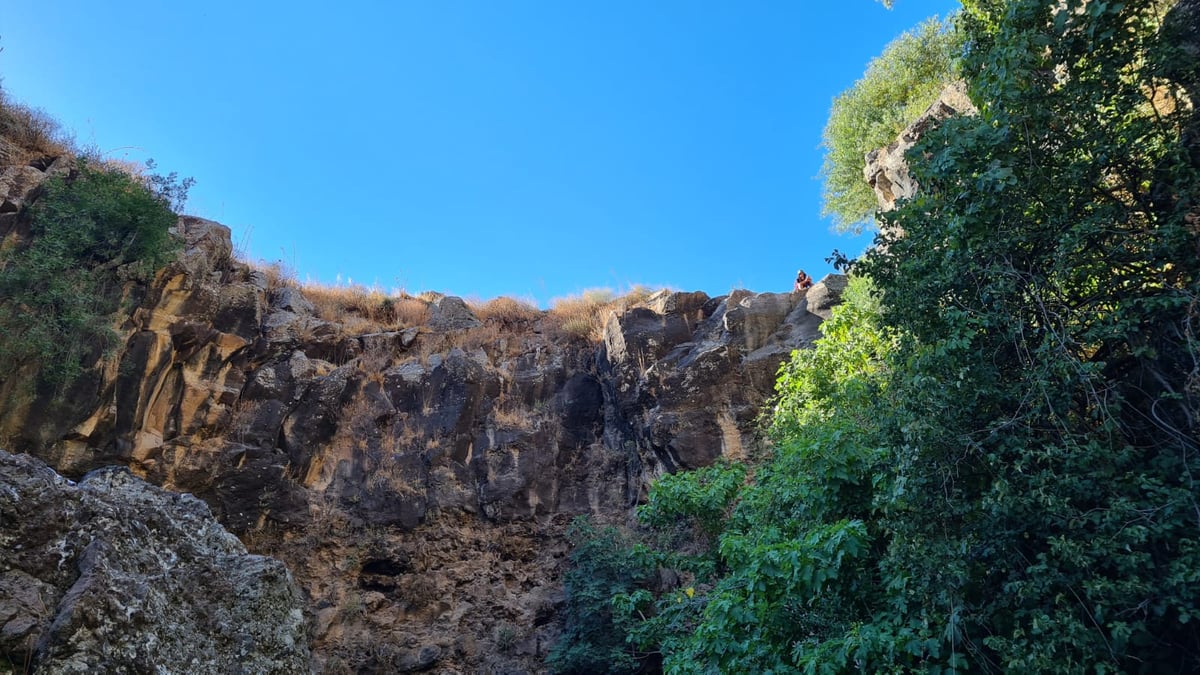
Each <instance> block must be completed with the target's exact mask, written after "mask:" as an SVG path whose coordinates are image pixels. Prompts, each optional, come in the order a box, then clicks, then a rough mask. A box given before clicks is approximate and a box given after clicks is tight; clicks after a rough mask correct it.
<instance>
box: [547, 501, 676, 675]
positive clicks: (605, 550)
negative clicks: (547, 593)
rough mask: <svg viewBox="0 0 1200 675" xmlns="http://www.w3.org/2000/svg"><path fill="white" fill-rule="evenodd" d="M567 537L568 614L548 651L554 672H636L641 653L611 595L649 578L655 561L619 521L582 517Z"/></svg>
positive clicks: (631, 587) (618, 593) (572, 524)
mask: <svg viewBox="0 0 1200 675" xmlns="http://www.w3.org/2000/svg"><path fill="white" fill-rule="evenodd" d="M567 538H568V539H569V540H570V542H571V544H572V545H573V546H574V549H573V550H572V551H571V568H570V570H568V572H567V575H566V578H565V579H564V580H563V585H564V587H565V588H566V592H567V607H566V612H567V616H568V617H569V619H568V621H567V625H566V627H565V631H564V632H563V636H562V638H561V639H560V640H559V642H558V644H557V645H556V646H555V648H554V650H553V651H552V652H551V653H550V657H549V659H548V662H549V665H550V667H552V668H553V669H554V672H556V673H580V674H582V673H636V672H638V671H639V670H640V669H641V657H642V656H643V654H641V653H640V652H638V651H637V650H636V649H634V647H633V646H632V645H630V644H628V643H627V641H626V639H625V636H626V632H627V629H626V628H625V627H624V626H623V625H622V624H621V621H620V617H617V616H614V614H613V608H612V598H613V596H615V595H620V594H623V593H629V592H631V591H634V590H635V589H637V588H639V587H641V586H644V585H646V584H648V583H649V580H650V577H651V575H652V574H653V573H654V567H653V565H652V564H651V562H650V560H649V558H647V557H646V555H645V554H644V551H643V550H642V549H640V548H638V547H635V546H634V543H633V540H632V539H631V537H630V536H629V535H628V534H627V533H624V532H622V531H621V530H619V529H617V528H616V527H611V526H610V527H598V526H596V525H595V524H593V523H592V522H591V521H590V520H588V519H586V518H578V519H576V520H575V521H574V522H573V523H571V527H570V529H569V530H568V531H567Z"/></svg>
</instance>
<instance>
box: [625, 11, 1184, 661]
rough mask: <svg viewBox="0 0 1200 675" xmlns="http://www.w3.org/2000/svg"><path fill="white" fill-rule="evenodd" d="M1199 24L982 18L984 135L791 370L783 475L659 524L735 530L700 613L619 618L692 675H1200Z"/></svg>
mask: <svg viewBox="0 0 1200 675" xmlns="http://www.w3.org/2000/svg"><path fill="white" fill-rule="evenodd" d="M1188 1H1189V2H1190V3H1191V4H1190V5H1189V10H1188V11H1194V10H1195V3H1194V2H1193V1H1192V0H1188ZM1169 6H1170V3H1163V2H1140V3H1120V2H1101V1H1099V0H1089V1H1086V2H1085V1H1084V0H1068V1H1067V2H1065V3H1062V4H1061V5H1056V4H1055V3H1047V2H1044V1H1043V0H1010V1H1008V2H1000V1H998V0H975V1H973V2H968V3H966V6H965V8H964V9H965V11H964V13H963V18H962V30H963V34H964V35H965V36H966V38H967V41H966V45H967V50H966V52H965V55H964V60H963V75H964V77H965V78H966V80H967V82H968V83H969V85H970V91H971V95H972V98H973V99H974V100H975V101H976V102H977V103H979V104H981V105H980V108H981V111H980V114H979V115H978V116H976V117H971V118H962V119H956V120H950V121H947V122H945V123H943V124H942V125H941V126H940V127H939V128H938V129H936V130H934V131H932V132H930V133H928V134H926V136H925V137H924V138H923V139H922V141H921V142H920V143H919V144H918V145H917V147H915V148H914V149H913V150H912V151H911V154H910V157H909V160H910V163H911V166H912V167H913V170H914V172H915V173H916V177H917V179H918V180H919V181H920V184H921V186H922V192H921V194H919V195H918V196H917V197H916V198H914V199H911V200H909V201H908V202H905V203H902V204H901V205H900V207H899V208H898V210H896V211H894V212H892V213H889V214H888V215H887V216H886V217H887V218H888V219H889V221H892V222H893V223H894V224H895V225H897V226H898V227H897V228H889V230H888V232H889V233H891V234H888V235H887V236H886V237H885V239H884V241H883V243H884V244H886V246H885V247H879V248H877V249H876V250H874V251H873V252H872V253H870V254H869V255H867V256H866V258H865V260H864V261H862V262H861V264H859V265H858V266H857V267H856V268H855V269H856V271H857V274H859V275H860V276H859V277H856V278H855V279H854V283H853V285H852V286H851V289H850V290H849V291H848V293H847V300H846V303H845V305H843V306H842V307H839V308H838V310H837V311H836V312H835V314H834V317H833V318H832V319H830V320H829V321H828V322H826V324H825V325H824V326H823V332H824V337H823V338H822V340H820V341H819V342H818V344H817V347H816V349H815V350H813V351H811V352H801V353H799V354H797V355H795V356H794V357H793V360H792V361H791V362H790V363H789V364H788V365H786V366H785V367H784V369H783V370H782V371H781V377H780V381H779V387H780V389H779V391H780V397H779V399H778V401H777V403H776V405H775V409H774V417H773V424H772V428H771V436H772V438H773V439H774V440H775V444H776V450H775V455H774V456H773V457H772V458H771V459H770V460H768V461H766V462H765V463H763V464H761V465H759V466H753V467H747V468H746V473H745V475H746V479H745V480H744V482H743V483H742V484H741V485H740V486H739V487H737V489H736V491H734V492H733V493H732V494H731V493H730V492H729V491H728V490H727V489H726V488H725V486H726V485H727V483H726V482H725V481H724V480H723V477H724V476H726V475H727V471H728V469H716V470H714V471H715V473H714V472H709V473H708V474H695V477H694V478H689V476H687V475H683V476H675V477H672V478H671V479H670V481H667V482H665V483H664V486H665V487H664V491H663V492H661V493H660V492H658V490H657V489H656V488H652V489H651V494H650V503H649V505H648V508H647V510H646V512H647V513H650V514H653V518H652V519H650V520H648V521H647V522H649V523H651V524H657V525H659V526H661V525H662V524H664V523H667V522H670V520H671V514H672V513H675V514H676V517H686V518H693V519H697V521H698V522H700V523H702V524H703V529H704V530H705V531H706V532H712V533H716V534H715V538H716V546H715V558H716V559H715V563H714V564H713V565H711V566H710V567H709V572H708V574H707V575H706V576H702V577H700V576H698V581H699V582H700V583H697V584H696V585H695V587H694V588H690V589H689V590H692V591H693V593H691V594H688V593H681V591H678V590H676V591H669V592H666V593H662V594H660V595H658V596H657V597H655V596H654V594H652V593H650V592H649V590H648V589H646V588H638V589H635V590H633V591H631V592H630V591H626V592H623V593H618V594H617V595H616V596H615V597H614V601H613V607H614V609H616V610H617V611H618V612H619V613H620V614H621V615H622V616H623V617H625V618H624V619H622V620H623V621H628V622H630V627H629V628H628V630H627V633H628V634H629V635H630V636H631V638H632V639H633V640H634V641H636V642H637V643H638V644H639V646H640V647H641V648H642V649H646V650H650V649H658V650H660V651H661V652H662V653H663V658H664V661H663V663H664V669H665V670H667V671H668V672H794V671H803V672H847V671H860V672H862V671H865V672H909V671H922V672H924V671H931V672H946V671H958V670H963V669H968V668H969V669H971V670H978V671H982V672H999V671H1015V672H1063V671H1067V672H1090V671H1095V672H1129V671H1137V672H1194V671H1197V670H1200V623H1198V622H1197V620H1196V619H1197V618H1198V617H1197V609H1196V608H1197V607H1200V597H1198V596H1200V572H1198V570H1200V506H1198V504H1200V486H1198V485H1197V484H1196V482H1195V476H1197V475H1200V441H1197V438H1200V428H1198V426H1200V384H1198V383H1200V345H1198V343H1197V339H1196V335H1197V334H1198V331H1200V281H1198V279H1197V273H1198V272H1200V256H1197V250H1198V243H1197V242H1198V237H1200V227H1197V223H1198V222H1200V183H1198V181H1197V179H1198V178H1200V147H1198V146H1200V142H1197V141H1196V140H1195V139H1196V138H1200V134H1198V133H1197V132H1198V131H1200V121H1198V120H1197V116H1196V113H1195V109H1194V108H1193V106H1192V105H1191V104H1190V102H1189V101H1188V98H1187V96H1186V95H1185V92H1184V89H1185V88H1186V87H1194V85H1195V82H1196V78H1195V72H1196V67H1195V63H1194V61H1186V59H1189V58H1191V57H1189V54H1190V53H1193V51H1194V47H1195V44H1190V45H1181V44H1180V43H1179V40H1180V39H1188V40H1191V39H1193V37H1194V35H1195V30H1194V23H1193V24H1192V25H1191V26H1190V27H1189V26H1187V25H1185V26H1183V27H1182V28H1181V27H1179V26H1176V27H1175V28H1173V29H1171V30H1163V29H1162V27H1163V25H1164V24H1163V17H1164V14H1165V11H1166V9H1167V8H1168V7H1169ZM1181 15H1182V16H1184V17H1186V16H1194V14H1188V13H1187V12H1178V11H1175V12H1173V13H1172V14H1171V15H1168V16H1181ZM1180 35H1182V36H1184V37H1183V38H1179V37H1171V36H1180ZM1188 36H1193V37H1188ZM1180 59H1184V61H1181V60H1180ZM900 231H903V232H904V234H903V236H900V235H898V234H896V233H898V232H900ZM866 275H869V277H870V278H871V279H872V280H873V281H874V284H875V288H876V289H877V292H872V291H871V290H870V284H869V283H868V282H867V281H866V280H865V279H864V278H863V276H866ZM721 513H726V514H728V515H726V516H721V515H719V514H721Z"/></svg>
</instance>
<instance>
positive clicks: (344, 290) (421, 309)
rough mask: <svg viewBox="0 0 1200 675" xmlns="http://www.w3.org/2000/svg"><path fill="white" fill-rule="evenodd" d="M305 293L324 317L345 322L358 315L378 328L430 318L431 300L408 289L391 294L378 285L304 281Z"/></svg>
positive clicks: (411, 323)
mask: <svg viewBox="0 0 1200 675" xmlns="http://www.w3.org/2000/svg"><path fill="white" fill-rule="evenodd" d="M301 290H303V291H304V297H306V298H308V299H309V301H310V302H312V304H313V307H315V308H316V312H317V317H318V318H320V319H323V320H325V321H334V322H339V323H346V322H347V318H348V317H356V318H358V319H360V320H362V321H363V322H365V323H366V324H369V326H370V327H374V328H377V329H379V330H390V329H395V328H405V327H408V326H421V325H424V324H425V321H426V320H427V319H428V318H429V303H427V302H425V301H423V300H421V299H419V298H414V297H412V296H411V295H408V294H407V293H399V294H391V293H387V292H385V291H384V290H383V289H381V288H379V287H372V288H368V287H366V286H361V285H358V284H352V285H348V286H326V285H323V284H304V286H302V287H301Z"/></svg>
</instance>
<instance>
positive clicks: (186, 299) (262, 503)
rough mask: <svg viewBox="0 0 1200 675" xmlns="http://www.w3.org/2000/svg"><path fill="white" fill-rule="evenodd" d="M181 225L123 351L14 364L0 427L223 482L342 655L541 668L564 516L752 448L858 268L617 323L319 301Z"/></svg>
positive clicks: (11, 204)
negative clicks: (572, 325)
mask: <svg viewBox="0 0 1200 675" xmlns="http://www.w3.org/2000/svg"><path fill="white" fill-rule="evenodd" d="M54 165H55V161H54V160H53V159H52V158H47V159H46V160H39V163H35V164H32V165H23V166H9V167H5V168H4V169H3V171H2V172H0V192H2V193H3V194H0V199H2V203H3V205H4V206H3V207H0V219H2V220H0V235H3V236H6V237H19V236H21V233H22V217H23V215H22V214H23V213H24V211H23V210H22V207H23V206H24V205H26V204H28V203H29V202H30V201H31V200H34V199H36V197H37V189H38V187H37V186H38V185H39V183H40V182H41V180H43V179H44V177H45V175H46V171H47V170H52V167H53V166H54ZM177 230H178V232H177V235H178V237H179V238H180V240H181V241H182V242H183V251H182V253H181V254H180V256H179V259H178V260H177V261H176V262H175V263H173V264H171V265H170V266H169V267H168V268H167V269H165V270H163V271H162V272H161V273H160V274H159V275H158V276H157V278H156V279H155V280H154V281H153V282H152V283H149V284H140V285H139V284H131V285H130V286H129V287H128V288H127V289H126V298H125V302H124V303H123V307H125V308H126V309H125V310H124V311H123V312H122V313H121V314H120V316H118V317H117V322H118V324H119V326H120V333H121V337H122V340H121V346H120V347H119V348H118V349H117V350H116V352H115V353H112V354H108V355H105V356H100V355H99V354H98V355H97V356H99V358H97V360H96V362H95V364H94V366H92V367H91V368H90V369H88V370H87V372H86V374H85V375H84V376H83V377H81V378H79V379H78V380H76V381H75V382H73V383H71V384H70V385H69V386H67V387H60V388H58V389H46V388H42V389H38V390H33V391H31V390H30V389H29V388H28V387H24V386H19V385H21V384H23V383H26V384H27V382H28V381H29V378H31V377H33V375H35V374H36V373H34V372H33V371H25V372H21V373H14V374H4V375H0V437H2V438H3V439H4V440H5V442H6V443H7V445H8V447H9V448H13V449H17V450H20V451H22V452H25V453H29V454H31V455H34V456H36V457H38V458H40V459H42V460H44V461H45V462H47V463H48V464H49V465H50V466H52V467H54V469H56V470H57V471H59V472H61V473H63V474H64V475H66V476H69V477H75V478H78V477H81V476H82V475H84V474H85V473H86V472H88V471H91V470H94V469H97V468H99V467H105V466H111V465H116V466H121V467H127V468H128V470H129V471H131V472H132V473H133V474H135V475H136V476H138V477H141V478H144V479H145V480H147V481H149V482H151V483H153V484H155V485H159V486H162V487H164V488H166V489H168V490H171V491H174V492H178V493H191V494H194V495H196V496H197V497H199V498H200V499H202V500H203V501H204V502H206V503H207V504H208V506H209V507H210V508H211V509H212V511H213V513H214V514H215V516H216V517H217V518H218V519H219V520H220V522H221V523H222V524H224V525H225V526H226V527H228V528H229V529H230V530H231V531H233V532H234V533H236V534H238V535H239V536H241V537H242V538H243V540H244V541H246V542H247V545H248V546H249V547H250V548H251V550H253V551H255V552H260V553H269V554H272V555H275V556H277V557H279V558H280V559H281V560H283V561H284V562H285V563H287V565H288V566H289V568H290V569H291V570H292V573H293V574H294V576H295V578H296V580H297V582H298V583H299V584H300V586H301V588H302V589H303V592H304V594H305V597H306V601H307V610H306V612H307V614H306V616H307V619H308V621H309V622H310V623H311V625H312V632H313V647H314V651H315V654H316V656H315V659H314V662H313V665H314V667H315V668H319V669H325V670H327V671H329V672H399V671H406V670H420V669H425V668H434V667H436V668H439V669H441V670H443V671H446V672H452V671H453V670H454V669H461V670H463V671H470V672H475V671H478V670H484V671H493V672H523V671H537V670H538V669H539V668H540V666H539V664H540V662H541V660H542V658H543V657H544V655H545V653H546V651H547V650H548V648H549V646H550V645H551V644H552V643H553V640H554V638H555V636H556V634H557V631H558V625H557V608H558V606H559V604H560V602H561V590H560V586H559V582H558V578H559V572H560V568H561V565H562V560H563V556H564V555H565V553H566V545H565V543H564V540H563V537H562V533H563V530H564V528H565V524H566V522H567V521H568V520H569V519H570V518H571V517H573V516H574V515H577V514H585V513H591V514H600V515H608V516H611V517H624V516H625V515H627V514H628V510H629V508H630V507H631V506H632V505H634V504H635V503H636V502H637V501H638V499H639V497H640V496H641V495H642V494H643V492H644V490H645V488H646V486H647V485H648V484H649V482H650V481H651V480H652V479H653V478H654V477H655V476H657V475H660V474H661V473H663V472H668V471H675V470H678V469H682V468H690V467H697V466H702V465H705V464H708V463H711V462H712V461H714V460H715V459H716V458H718V457H723V456H727V457H740V456H743V455H747V454H750V453H753V452H754V451H755V449H756V448H757V447H758V441H757V439H756V424H755V420H756V416H757V415H758V413H759V411H760V409H761V407H762V405H763V403H764V402H765V401H766V400H767V398H768V397H769V396H770V394H771V391H772V387H773V383H774V376H775V372H776V370H777V368H778V366H779V364H780V363H781V361H782V360H783V359H784V358H785V357H786V356H787V355H788V354H789V353H790V352H791V351H792V350H793V349H796V348H802V347H805V346H806V345H809V344H811V342H812V341H813V340H814V339H815V338H816V337H817V335H818V332H817V326H818V325H819V323H820V321H821V320H822V317H824V316H827V315H828V311H829V309H830V307H832V306H833V305H834V304H836V302H837V301H838V297H839V294H840V291H841V288H842V286H843V284H844V279H843V278H841V277H836V276H834V277H829V278H827V279H825V280H824V281H823V282H822V283H820V284H817V285H816V286H815V287H814V288H812V289H810V290H809V291H808V292H807V294H772V293H762V294H756V293H750V292H747V291H735V292H733V293H731V294H730V295H727V296H721V297H716V298H712V297H709V296H707V295H706V294H704V293H680V292H666V291H664V292H660V293H657V294H655V295H653V296H651V297H649V298H648V299H646V300H645V301H643V302H641V303H639V304H637V306H632V307H626V308H622V309H621V311H617V312H613V313H612V314H611V315H610V316H609V317H608V318H607V321H606V323H605V324H604V327H603V340H602V341H600V342H599V343H596V342H594V341H591V340H588V339H585V338H581V337H579V336H578V335H577V334H575V333H572V332H569V331H565V330H563V328H562V326H561V325H560V323H558V322H556V321H555V320H554V318H553V317H552V316H551V315H549V314H546V313H540V314H536V315H534V316H520V317H517V316H512V317H508V316H504V315H489V316H484V317H482V318H481V316H480V315H477V314H476V313H475V312H474V311H473V310H472V309H471V307H469V306H468V305H466V304H465V303H463V302H462V301H461V300H459V299H458V298H453V297H440V298H436V299H430V300H428V301H418V300H416V299H409V301H410V302H421V303H423V305H422V307H421V309H422V311H421V312H419V313H418V314H417V315H418V316H419V317H420V319H418V320H412V321H406V320H404V319H403V318H401V317H393V318H392V319H391V320H389V321H387V322H384V323H383V324H380V323H379V322H364V321H361V320H357V319H356V318H355V317H349V316H348V317H344V318H341V319H338V320H330V319H329V318H328V317H326V318H322V317H321V316H318V314H319V313H318V312H317V311H316V310H315V308H314V305H313V303H312V302H311V301H310V299H309V298H306V297H305V295H304V293H303V291H302V290H301V289H299V288H297V287H295V286H294V285H292V284H288V283H285V282H281V281H280V280H279V279H277V278H275V277H274V276H273V275H270V274H267V273H265V272H264V271H262V270H259V269H256V268H254V267H252V266H249V265H247V264H245V263H243V262H241V261H239V260H237V259H236V258H235V257H234V255H233V248H232V246H231V243H230V233H229V230H228V229H227V228H225V227H224V226H222V225H220V224H218V223H214V222H211V221H207V220H203V219H199V218H193V217H185V218H181V219H180V221H179V224H178V228H177ZM388 302H390V301H388Z"/></svg>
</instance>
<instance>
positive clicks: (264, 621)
mask: <svg viewBox="0 0 1200 675" xmlns="http://www.w3.org/2000/svg"><path fill="white" fill-rule="evenodd" d="M0 520H3V527H0V569H4V572H3V573H0V622H2V623H3V625H2V626H0V653H4V654H5V655H6V656H8V657H9V658H10V660H14V662H18V663H19V662H23V661H25V660H26V659H29V660H31V661H32V663H33V664H34V667H35V668H36V670H38V671H39V672H46V673H83V672H159V673H196V672H256V673H272V672H273V673H295V672H306V671H307V670H308V668H309V650H308V643H307V629H306V624H305V620H304V615H303V612H302V607H303V606H304V604H303V603H304V601H303V598H302V596H301V595H300V593H299V591H298V590H297V588H296V586H295V585H294V584H293V583H292V579H291V576H290V575H289V573H288V571H287V569H286V568H285V567H284V566H283V564H282V563H280V562H279V561H277V560H274V559H271V558H265V557H262V556H256V555H249V554H248V553H246V549H245V547H244V546H242V544H241V542H239V541H238V540H237V538H236V537H234V536H233V535H231V534H229V533H228V532H227V531H225V529H224V528H222V527H221V526H220V525H219V524H218V523H217V521H216V520H215V519H214V518H213V517H212V514H211V513H210V512H209V510H208V507H207V506H205V504H204V502H201V501H200V500H199V499H196V498H195V497H192V496H190V495H181V494H172V493H170V492H167V491H165V490H162V489H160V488H156V487H154V486H151V485H149V484H148V483H145V482H144V481H142V480H140V479H138V478H135V477H134V476H133V475H132V474H130V473H129V472H128V471H127V470H125V469H118V468H109V469H100V470H97V471H94V472H92V473H90V474H88V475H87V476H86V477H84V479H83V480H82V481H81V482H80V483H79V484H78V485H76V484H74V483H71V482H70V481H67V480H66V479H64V478H62V477H61V476H59V475H57V474H56V473H54V471H52V470H51V469H49V468H48V467H46V466H45V465H44V464H42V463H41V462H40V461H38V460H36V459H34V458H32V457H29V456H24V455H10V454H8V453H4V452H0Z"/></svg>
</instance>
